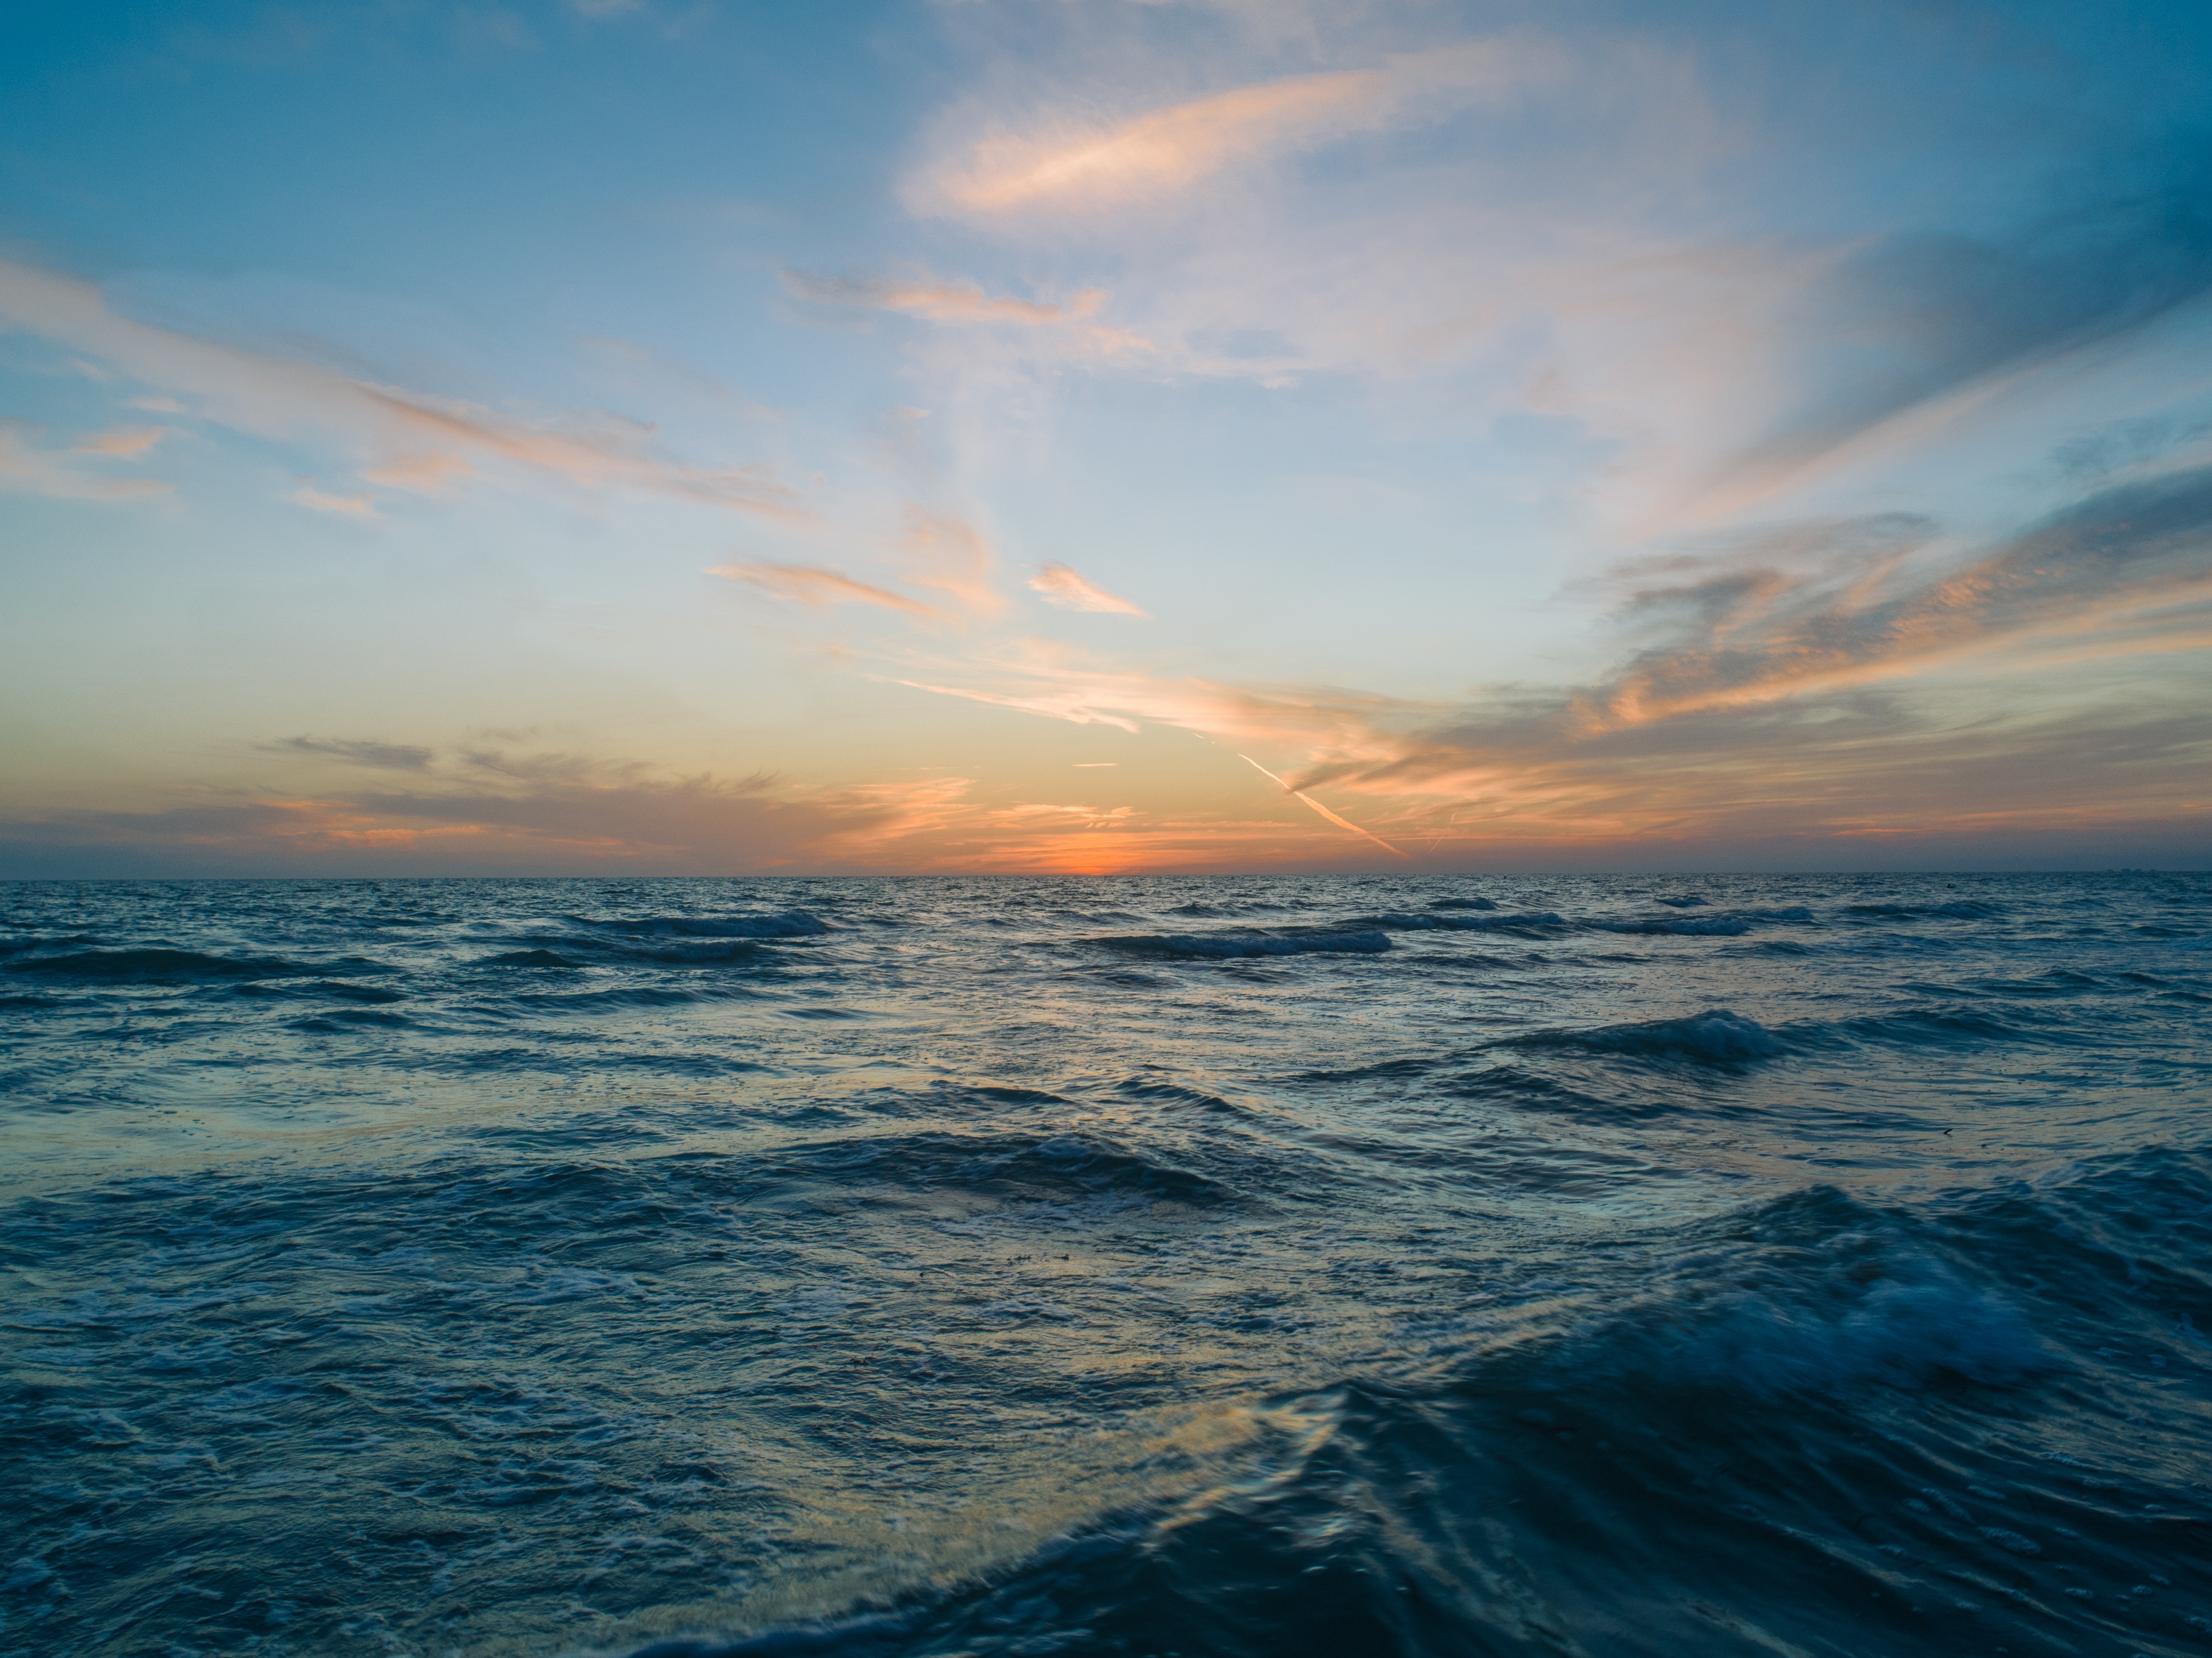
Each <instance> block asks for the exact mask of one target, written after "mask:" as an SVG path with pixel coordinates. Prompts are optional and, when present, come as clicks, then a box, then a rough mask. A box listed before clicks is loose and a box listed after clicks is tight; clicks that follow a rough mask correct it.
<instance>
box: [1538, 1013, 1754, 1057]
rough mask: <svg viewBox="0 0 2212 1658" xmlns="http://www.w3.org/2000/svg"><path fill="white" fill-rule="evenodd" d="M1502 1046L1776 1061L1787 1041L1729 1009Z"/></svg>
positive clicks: (1553, 1033) (1552, 1033) (1544, 1034)
mask: <svg viewBox="0 0 2212 1658" xmlns="http://www.w3.org/2000/svg"><path fill="white" fill-rule="evenodd" d="M1500 1045H1501V1046H1511V1047H1516V1048H1586V1049H1589V1050H1591V1051H1593V1052H1596V1053H1601V1054H1641V1055H1645V1056H1648V1057H1650V1058H1655V1059H1688V1060H1705V1061H1706V1062H1708V1063H1728V1062H1731V1061H1741V1060H1767V1059H1772V1058H1774V1057H1775V1056H1776V1055H1777V1054H1781V1053H1782V1052H1783V1051H1784V1046H1785V1044H1784V1042H1783V1039H1782V1038H1781V1037H1780V1036H1779V1035H1777V1034H1776V1033H1775V1032H1773V1031H1771V1030H1769V1029H1767V1028H1766V1027H1765V1025H1763V1024H1760V1023H1758V1022H1757V1021H1756V1020H1753V1019H1747V1018H1745V1017H1743V1016H1742V1015H1741V1014H1740V1013H1734V1012H1731V1011H1729V1010H1728V1009H1727V1008H1724V1007H1717V1008H1711V1009H1708V1010H1707V1011H1705V1012H1703V1013H1693V1014H1692V1015H1690V1016H1689V1017H1687V1018H1682V1019H1652V1020H1647V1021H1644V1022H1642V1023H1635V1024H1609V1025H1599V1026H1598V1027H1596V1028H1595V1029H1589V1030H1547V1031H1539V1032H1535V1033H1534V1034H1531V1035H1525V1036H1509V1037H1507V1038H1506V1039H1505V1042H1504V1043H1502V1044H1500Z"/></svg>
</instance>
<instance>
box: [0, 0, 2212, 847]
mask: <svg viewBox="0 0 2212 1658" xmlns="http://www.w3.org/2000/svg"><path fill="white" fill-rule="evenodd" d="M6 29H7V35H6V38H7V39H8V40H9V49H8V50H7V52H5V53H4V54H0V64H4V65H5V67H4V68H0V76H5V77H6V79H7V82H8V83H9V89H8V94H7V96H6V97H5V98H4V99H3V100H0V124H4V128H5V131H6V133H7V146H8V152H7V153H8V155H9V156H10V157H11V158H12V159H11V162H10V167H11V172H10V173H9V178H10V181H11V182H10V187H9V190H8V191H7V192H6V194H5V200H6V203H7V205H6V243H5V247H4V249H0V254H4V257H0V373H4V375H5V380H6V386H7V393H8V399H9V403H8V408H7V409H6V410H5V411H4V413H5V415H6V416H7V418H6V419H5V421H4V422H0V513H4V515H5V521H6V524H7V535H6V537H5V544H6V557H7V560H8V566H9V603H8V604H7V605H6V606H5V607H4V622H0V626H4V628H5V630H6V631H5V649H4V651H0V661H4V668H0V671H4V673H5V674H6V676H7V697H6V701H7V707H8V710H9V713H8V725H7V738H6V740H7V753H8V758H7V769H6V775H7V777H8V780H9V791H8V796H7V802H6V806H5V811H4V819H3V820H0V873H4V874H7V875H13V876H43V875H60V876H100V875H191V874H240V873H290V874H301V873H317V872H327V873H332V874H347V873H352V874H410V873H413V874H437V873H447V872H453V873H462V872H473V873H496V872H515V873H592V872H625V871H629V872H656V873H702V874H707V873H718V874H719V873H746V872H763V873H795V872H831V873H835V872H988V871H1004V872H1067V873H1085V874H1103V873H1127V872H1229V871H1263V870H1270V869H1286V870H1288V869H1295V870H1364V869H1372V870H1378V871H1380V870H1386V869H1388V870H1404V869H1407V868H1409V867H1410V868H1414V869H1425V870H1439V871H1444V870H1469V871H1477V870H1488V869H1498V870H1512V869H1547V868H1558V869H1627V868H1717V867H1729V868H1739V867H1756V868H1839V869H1857V868H1869V867H1911V868H1926V867H1954V866H1967V865H1977V866H1987V867H1999V868H2003V867H2081V866H2088V867H2104V866H2106V865H2123V864H2124V865H2174V866H2190V867H2196V866H2200V865H2201V864H2202V861H2203V857H2204V856H2205V854H2206V853H2207V851H2208V849H2212V756H2208V739H2207V732H2208V731H2212V725H2208V721H2207V720H2206V717H2205V710H2206V708H2208V707H2212V675H2208V666H2209V665H2212V377H2208V374H2207V371H2206V364H2207V363H2208V362H2212V303H2209V302H2208V299H2207V294H2208V290H2209V289H2212V218H2208V211H2212V210H2208V207H2207V198H2206V196H2205V189H2204V184H2203V162H2202V160H2201V155H2202V154H2203V142H2202V133H2201V126H2202V122H2203V85H2202V82H2201V81H2200V80H2199V79H2198V78H2197V76H2196V74H2195V73H2194V71H2193V70H2192V68H2191V65H2192V64H2195V63H2196V62H2197V61H2198V59H2199V57H2200V56H2201V53H2202V52H2203V46H2204V44H2205V43H2204V39H2203V37H2204V34H2205V31H2206V29H2207V23H2206V21H2205V19H2204V18H2203V16H2202V15H2199V14H2197V13H2195V12H2192V11H2190V10H2188V9H2181V8H2161V7H2156V6H2147V7H2139V8H2123V9H2121V11H2120V12H2118V13H2107V12H2105V11H2100V13H2098V14H2097V15H2094V16H2092V15H2088V14H2085V13H2081V12H2078V11H2074V10H2069V9H2061V8H2042V7H2034V6H2030V7H2026V8H2021V7H2007V8H2002V9H1988V10H1984V9H1978V8H1973V7H1967V8H1963V9H1952V8H1899V9H1892V8H1885V7H1859V8H1844V9H1832V10H1831V11H1829V12H1825V13H1821V14H1820V15H1814V14H1813V13H1809V12H1807V13H1802V14H1791V15H1781V14H1777V13H1775V12H1773V11H1772V10H1771V9H1764V8H1742V7H1729V6H1715V7H1706V6H1692V7H1680V8H1673V9H1662V11H1660V12H1656V13H1655V12H1654V11H1652V10H1651V9H1649V8H1617V7H1607V6H1599V7H1597V8H1595V9H1582V10H1577V11H1575V12H1573V13H1572V14H1571V15H1569V14H1566V13H1543V14H1541V15H1540V14H1524V13H1522V12H1520V11H1516V10H1512V9H1503V8H1496V7H1485V6H1480V5H1467V6H1447V7H1443V8H1438V7H1432V6H1425V5H1424V6H1413V5H1404V6H1400V5H1389V4H1386V5H1382V6H1358V7H1350V6H1345V7H1336V6H1329V5H1316V6H1306V5H1302V4H1291V5H1284V6H1243V5H1237V4H1231V3H1226V0H1224V3H1220V4H1202V3H1189V4H1175V3H1170V4H1137V3H1127V0H1097V3H1090V0H1083V3H1072V4H1066V5H1059V4H1053V5H1045V4H1038V3H1032V0H983V3H969V4H952V3H944V4H915V5H881V6H878V5H864V6H853V7H837V8H829V9H813V10H806V11H805V12H804V14H803V15H802V14H801V13H800V12H796V11H794V12H791V13H788V14H787V13H783V12H771V11H766V10H758V9H745V8H730V7H724V8H719V9H718V8H714V7H708V8H696V9H695V8H692V7H690V6H688V5H683V6H679V5H677V4H673V3H662V0H637V3H630V4H623V5H607V4H604V3H594V4H591V5H585V4H582V3H568V0H536V3H528V4H517V5H511V6H505V7H501V6H494V7H491V8H489V9H482V10H477V11H470V12H467V13H466V14H465V15H464V14H462V13H459V12H456V13H453V14H452V15H447V14H446V13H445V12H442V11H419V12H418V11H413V10H405V9H400V10H394V9H388V8H383V7H378V6H366V5H364V6H359V7H356V6H351V5H343V4H340V5H333V6H329V7H324V8H317V9H310V10H307V11H304V12H301V13H300V14H298V15H292V14H289V13H283V12H277V11H264V10H260V9H252V8H248V7H245V6H228V5H216V6H213V7H205V8H195V9H192V15H191V20H190V21H189V22H186V21H180V19H179V14H177V13H176V12H175V11H174V10H173V9H162V8H151V7H125V8H123V9H120V10H114V9H110V10H106V11H103V12H102V14H101V21H99V23H98V24H97V26H95V25H94V21H92V19H91V18H90V17H89V16H88V15H78V14H76V13H73V12H71V11H70V10H68V9H62V8H33V9H30V11H28V12H27V13H25V14H23V15H19V16H18V17H16V18H15V20H14V21H10V22H9V24H8V25H6Z"/></svg>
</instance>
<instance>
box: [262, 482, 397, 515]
mask: <svg viewBox="0 0 2212 1658" xmlns="http://www.w3.org/2000/svg"><path fill="white" fill-rule="evenodd" d="M284 499H285V500H287V501H297V502H298V503H299V504H300V505H301V506H302V507H310V508H312V509H313V510H314V511H315V512H318V513H330V514H331V516H332V517H333V518H374V517H375V516H376V501H375V498H374V496H371V495H330V494H328V493H326V492H325V491H324V490H321V489H317V488H316V487H315V486H314V485H313V483H309V482H308V481H307V479H306V478H301V480H300V483H299V487H298V488H296V489H294V490H293V491H292V492H291V493H290V494H289V495H286V496H285V497H284Z"/></svg>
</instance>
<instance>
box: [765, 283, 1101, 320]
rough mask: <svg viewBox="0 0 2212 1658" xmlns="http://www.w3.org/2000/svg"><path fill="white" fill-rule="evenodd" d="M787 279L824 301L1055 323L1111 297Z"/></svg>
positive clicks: (1093, 291)
mask: <svg viewBox="0 0 2212 1658" xmlns="http://www.w3.org/2000/svg"><path fill="white" fill-rule="evenodd" d="M783 285H784V287H785V288H786V289H787V291H788V292H790V293H791V294H792V295H794V296H795V297H797V298H799V299H802V300H811V301H815V302H816V303H817V304H820V305H852V306H864V307H868V308H870V309H872V310H878V311H896V312H900V313H903V314H905V315H907V316H909V317H921V318H925V319H927V320H929V321H931V322H969V323H1020V324H1024V325H1027V326H1029V327H1032V328H1036V327H1049V326H1052V325H1057V324H1060V323H1071V322H1081V321H1083V320H1084V319H1085V318H1088V317H1091V316H1093V315H1095V314H1097V310H1098V307H1100V306H1102V305H1103V304H1104V303H1105V302H1106V295H1105V291H1104V290H1103V288H1085V289H1084V290H1083V291H1082V292H1081V293H1079V294H1074V295H1070V296H1069V297H1068V299H1067V301H1066V303H1065V304H1053V303H1051V302H1049V301H1039V300H1018V299H1014V298H1012V297H1010V296H1006V295H989V294H986V293H985V292H984V291H983V289H982V288H981V287H980V286H978V285H977V284H975V283H974V282H900V281H897V280H896V279H894V278H891V277H888V276H860V277H856V276H817V275H814V274H812V273H810V272H807V271H804V270H787V271H785V272H784V273H783Z"/></svg>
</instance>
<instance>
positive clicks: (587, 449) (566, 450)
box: [0, 259, 813, 520]
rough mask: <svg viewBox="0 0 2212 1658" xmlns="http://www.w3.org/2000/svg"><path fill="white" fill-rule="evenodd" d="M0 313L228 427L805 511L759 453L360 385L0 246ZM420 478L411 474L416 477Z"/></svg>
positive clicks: (738, 506) (390, 459) (417, 462)
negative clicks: (670, 444) (654, 445)
mask: <svg viewBox="0 0 2212 1658" xmlns="http://www.w3.org/2000/svg"><path fill="white" fill-rule="evenodd" d="M0 323H4V324H8V325H13V326H15V327H18V328H22V329H25V330H27V331H30V332H32V333H35V334H38V335H40V336H41V337H44V338H46V339H49V340H52V341H54V342H55V343H59V344H65V345H68V346H70V347H72V348H74V349H79V350H83V351H88V352H90V353H92V354H94V355H96V356H99V357H100V358H101V359H102V360H103V361H106V362H107V363H108V364H110V365H112V367H115V368H117V369H118V370H120V371H121V372H122V373H124V374H128V375H130V376H131V377H132V378H133V379H135V380H142V381H143V382H145V383H147V384H148V385H151V386H163V387H167V388H168V389H169V390H172V391H177V392H188V393H190V394H191V395H192V396H193V397H194V398H197V399H198V403H199V409H200V412H201V413H202V415H204V416H205V417H206V418H207V419H210V420H212V421H215V422H218V423H220V424H222V425H225V426H228V427H230V428H233V429H234V430H237V431H242V432H249V433H252V434H257V435H260V436H268V437H292V436H295V435H297V434H299V433H300V432H301V431H302V430H315V431H320V432H323V433H325V434H330V435H332V436H335V437H337V438H339V439H340V440H343V441H345V442H347V443H349V444H351V445H354V446H356V447H358V448H359V449H361V450H362V451H364V452H366V454H367V455H368V460H369V465H370V466H371V467H372V468H373V469H378V470H381V469H386V468H391V469H397V470H396V471H395V473H394V479H395V481H397V480H398V477H402V476H407V475H412V476H414V477H448V476H450V477H459V476H464V475H465V474H467V473H468V472H470V471H471V470H473V468H472V462H473V461H504V462H507V463H509V464H511V465H516V466H520V467H522V468H524V469H526V470H529V471H537V472H540V473H548V474H551V475H553V476H556V477H562V478H565V479H567V480H568V481H569V482H570V483H575V484H578V485H580V486H582V487H586V488H592V489H599V488H618V489H636V490H641V491H644V492H647V493H651V494H657V495H670V496H674V497H676V498H678V499H681V500H687V501H697V502H700V503H702V504H704V505H708V506H713V507H726V508H729V509H732V510H734V511H738V512H744V513H756V514H760V515H763V516H766V517H770V518H775V519H787V520H797V519H811V518H812V517H813V514H812V513H811V512H810V511H809V510H808V509H807V508H806V507H805V504H804V503H803V502H802V501H800V500H799V497H798V495H796V494H795V493H794V492H793V491H792V490H791V489H788V488H787V487H786V486H785V485H784V484H783V483H781V482H780V481H779V480H778V479H777V478H776V477H775V474H774V473H773V472H772V471H770V470H769V469H768V468H767V467H765V466H759V465H744V466H692V465H684V464H683V463H681V462H678V461H674V460H671V459H668V458H666V457H665V456H662V455H659V454H656V453H654V452H653V451H652V450H651V449H650V448H649V447H648V446H647V445H646V443H645V441H644V434H641V433H640V432H638V431H635V430H630V429H611V428H605V429H582V430H575V429H562V428H559V427H556V426H554V425H550V424H546V423H532V422H526V421H520V420H515V419H512V418H506V417H501V416H495V415H494V414H492V413H491V412H490V411H489V410H484V409H480V408H477V407H475V406H474V405H471V404H462V403H456V402H452V401H441V400H439V399H436V398H430V397H428V396H425V395H422V394H421V393H416V392H406V391H403V390H399V389H397V388H393V387H388V386H374V385H370V384H368V382H366V381H362V380H351V379H349V378H347V377H346V376H345V375H343V374H337V373H336V372H335V371H333V370H331V369H328V368H325V367H321V366H320V365H319V364H316V363H311V362H305V361H300V360H298V359H295V358H288V357H277V356H271V355H264V354H263V353H260V352H255V351H249V350H246V349H241V348H240V347H236V346H230V345H221V344H217V343H214V342H212V341H209V340H203V339H198V338H196V337H193V336H191V335H189V334H185V333H181V332H179V331H176V330H174V329H168V328H159V327H155V326H154V325H150V324H147V323H142V322H137V321H134V320H133V319H131V318H128V317H124V316H120V315H118V314H117V313H115V312H113V311H112V310H110V309H109V308H108V307H107V304H106V301H104V300H103V299H102V298H101V297H100V290H99V289H98V288H95V287H94V286H93V284H91V283H90V282H83V281H81V280H79V279H78V278H76V277H74V276H59V275H57V274H56V273H54V272H52V271H49V270H39V269H37V268H35V267H33V266H31V265H27V264H18V263H16V262H15V261H13V260H8V259H0ZM417 487H419V486H417Z"/></svg>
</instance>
